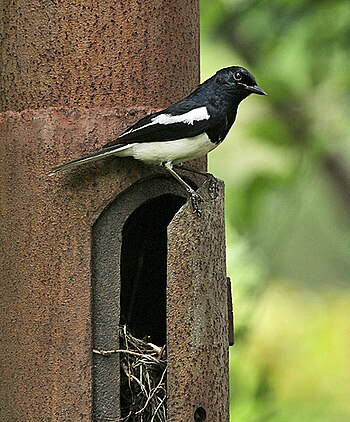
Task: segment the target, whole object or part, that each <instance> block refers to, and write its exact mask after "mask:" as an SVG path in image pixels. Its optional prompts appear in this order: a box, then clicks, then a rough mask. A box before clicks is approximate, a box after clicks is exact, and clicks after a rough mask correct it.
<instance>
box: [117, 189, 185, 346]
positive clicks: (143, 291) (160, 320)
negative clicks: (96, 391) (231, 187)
mask: <svg viewBox="0 0 350 422" xmlns="http://www.w3.org/2000/svg"><path fill="white" fill-rule="evenodd" d="M184 203H185V199H184V198H183V197H180V196H177V195H173V194H165V195H161V196H158V197H156V198H153V199H151V200H149V201H147V202H145V203H144V204H142V205H141V206H140V207H138V208H137V209H136V210H135V211H134V212H133V213H132V214H131V215H130V217H129V218H128V219H127V220H126V221H125V224H124V227H123V232H122V248H121V298H120V301H121V312H120V317H121V323H122V324H126V325H127V327H128V329H129V331H130V332H131V333H132V334H133V335H134V336H135V337H137V338H140V339H142V338H148V339H149V341H151V342H153V343H155V344H158V345H163V344H165V343H166V281H167V227H168V225H169V223H170V221H171V220H172V218H173V217H174V215H175V214H176V212H177V211H178V210H179V209H180V207H181V206H182V205H183V204H184Z"/></svg>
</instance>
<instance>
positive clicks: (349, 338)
mask: <svg viewBox="0 0 350 422" xmlns="http://www.w3.org/2000/svg"><path fill="white" fill-rule="evenodd" d="M201 36H202V39H201V69H202V80H204V79H206V78H207V77H209V76H211V75H212V74H213V73H214V72H215V71H216V70H217V69H219V68H221V67H225V66H230V65H234V64H235V65H236V64H239V65H243V66H246V67H247V68H248V69H249V70H250V71H251V72H252V73H253V74H254V75H255V76H256V78H257V81H258V83H259V85H260V86H261V87H262V88H263V89H265V90H266V92H267V93H268V96H267V97H260V96H251V97H249V98H248V99H247V100H245V101H244V102H243V103H242V104H241V106H240V110H239V112H238V119H237V121H236V123H235V125H234V127H233V129H232V130H231V132H230V135H229V137H228V138H227V139H226V140H225V142H224V143H223V144H222V145H221V146H220V147H219V148H218V149H217V150H215V151H214V152H212V153H211V154H210V157H209V169H210V171H212V172H213V173H214V174H215V175H216V176H218V177H219V178H222V179H223V180H225V183H226V202H225V206H226V226H227V247H228V257H227V258H228V273H229V275H230V277H231V279H232V281H233V293H234V302H235V334H236V339H235V341H236V344H235V346H234V347H233V348H231V353H230V369H231V383H230V384H231V420H232V421H237V422H258V421H261V422H262V421H264V422H265V421H272V422H274V421H276V422H277V421H278V422H304V421H305V422H306V421H307V422H314V421H315V422H326V421H327V422H343V421H344V422H348V421H350V318H349V314H350V118H349V117H350V2H349V1H348V0H343V1H337V0H334V1H333V0H332V1H330V0H327V1H322V0H317V1H315V0H314V1H305V0H279V1H276V0H272V1H271V0H270V1H268V0H264V1H263V0H260V1H258V0H251V1H250V0H245V1H243V0H241V1H239V0H215V1H213V0H201Z"/></svg>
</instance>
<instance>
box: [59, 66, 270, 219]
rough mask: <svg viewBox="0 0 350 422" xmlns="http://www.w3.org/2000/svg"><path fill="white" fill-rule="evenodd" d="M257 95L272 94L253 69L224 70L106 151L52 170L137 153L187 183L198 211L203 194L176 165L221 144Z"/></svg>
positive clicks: (138, 124) (132, 128)
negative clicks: (260, 84)
mask: <svg viewBox="0 0 350 422" xmlns="http://www.w3.org/2000/svg"><path fill="white" fill-rule="evenodd" d="M252 93H254V94H259V95H266V93H265V91H264V90H263V89H261V88H259V87H258V85H257V83H256V80H255V78H254V76H253V75H252V74H251V73H249V72H248V70H246V69H244V68H243V67H239V66H231V67H227V68H224V69H221V70H219V71H218V72H216V74H215V75H214V76H212V77H211V78H209V79H208V80H206V81H205V82H203V83H202V84H201V85H199V86H198V88H197V89H196V90H195V91H193V92H192V93H191V94H190V95H189V96H187V97H186V98H184V99H182V100H180V101H177V102H176V103H175V104H173V105H171V106H169V107H168V108H166V109H164V110H162V111H158V112H156V113H153V114H150V115H148V116H146V117H144V118H142V119H141V120H139V121H138V122H136V123H135V124H134V125H132V126H130V127H129V128H128V129H126V130H125V131H124V132H122V133H121V134H120V135H119V136H118V137H117V138H116V139H115V140H113V141H111V142H109V143H108V144H106V145H105V146H104V147H103V148H102V149H100V150H98V151H96V152H93V153H91V154H89V155H86V156H84V157H80V158H77V159H75V160H73V161H69V162H67V163H64V164H61V165H59V166H57V167H55V168H53V169H52V170H51V173H57V172H59V171H61V170H67V169H70V168H73V167H76V166H79V165H81V164H85V163H88V162H93V161H97V160H100V159H102V158H106V157H133V158H135V159H137V160H141V161H143V162H144V163H147V164H158V165H162V166H163V167H164V168H165V169H166V170H168V171H169V172H170V173H171V174H172V176H174V177H175V178H176V179H177V180H178V181H179V182H180V183H181V184H182V185H183V186H184V187H185V189H186V191H187V192H188V193H189V195H190V196H191V199H192V203H193V207H194V210H195V211H196V212H198V201H199V200H200V199H201V198H200V197H199V195H198V194H197V193H196V192H195V191H194V190H193V189H192V188H191V187H190V186H189V185H188V184H187V183H186V182H185V181H184V180H183V179H182V178H181V177H180V176H179V175H178V174H177V173H176V172H175V170H174V169H173V166H174V165H176V164H182V163H183V162H184V161H188V160H192V159H194V158H198V157H201V156H202V155H205V154H207V153H208V152H210V151H211V150H213V149H214V148H216V147H217V146H218V145H219V144H220V143H221V142H222V141H223V140H224V139H225V137H226V135H227V133H228V131H229V130H230V128H231V126H232V125H233V123H234V121H235V119H236V114H237V108H238V105H239V103H240V102H241V101H242V100H244V98H246V97H248V95H250V94H252Z"/></svg>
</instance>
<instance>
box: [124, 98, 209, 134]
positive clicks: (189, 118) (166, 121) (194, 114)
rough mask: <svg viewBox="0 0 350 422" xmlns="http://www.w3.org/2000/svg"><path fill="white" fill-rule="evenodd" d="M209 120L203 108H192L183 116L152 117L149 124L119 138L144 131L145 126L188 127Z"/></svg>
mask: <svg viewBox="0 0 350 422" xmlns="http://www.w3.org/2000/svg"><path fill="white" fill-rule="evenodd" d="M209 118H210V116H209V114H208V110H207V108H206V107H205V106H203V107H199V108H194V109H193V110H191V111H188V112H187V113H184V114H179V115H178V116H172V115H171V114H160V115H159V116H156V117H153V119H152V120H151V121H150V123H147V124H146V125H143V126H141V127H138V128H136V129H130V130H128V131H126V132H124V133H123V134H121V135H120V136H119V138H122V137H123V136H125V135H128V134H129V133H132V132H137V131H138V130H141V129H144V128H145V127H147V126H152V125H171V124H173V123H186V124H188V125H193V124H194V122H195V121H201V120H208V119H209Z"/></svg>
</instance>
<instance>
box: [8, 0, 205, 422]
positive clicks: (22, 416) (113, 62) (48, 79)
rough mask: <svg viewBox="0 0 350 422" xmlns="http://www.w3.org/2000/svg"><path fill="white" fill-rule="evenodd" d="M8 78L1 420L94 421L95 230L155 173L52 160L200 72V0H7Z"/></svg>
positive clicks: (159, 103) (156, 104)
mask: <svg viewBox="0 0 350 422" xmlns="http://www.w3.org/2000/svg"><path fill="white" fill-rule="evenodd" d="M2 8H3V10H2V14H1V20H2V21H1V28H2V34H1V60H2V63H1V71H2V74H1V81H0V111H1V116H0V122H1V127H0V130H1V137H0V139H1V141H0V160H1V166H0V181H1V182H0V183H1V184H0V195H1V197H0V202H1V205H0V206H1V208H0V221H1V223H0V236H1V267H0V280H1V282H0V297H1V299H0V301H1V303H0V324H1V330H0V331H1V334H0V336H1V338H0V343H1V347H0V365H1V369H0V420H1V421H4V422H13V421H48V420H52V421H78V420H82V421H88V420H91V413H92V393H91V359H92V354H91V349H92V344H91V305H90V304H91V268H90V265H91V264H90V262H91V227H92V224H93V222H94V221H95V220H96V218H97V217H98V215H99V214H100V212H101V211H102V209H103V208H105V207H106V205H107V204H108V203H109V202H111V200H112V199H113V198H114V197H115V196H116V195H117V194H118V193H119V192H121V191H122V190H124V189H125V188H127V187H128V186H130V185H131V184H132V183H133V182H135V181H137V180H139V179H140V178H142V177H143V176H145V175H148V174H149V173H150V172H152V171H153V170H151V169H149V168H148V167H147V166H144V165H142V164H140V163H137V162H134V161H132V160H126V159H125V160H116V162H112V163H104V164H101V165H100V166H98V167H89V168H86V169H82V170H81V171H79V172H76V173H74V174H67V175H59V176H57V177H49V176H48V171H49V169H50V168H51V167H52V166H54V165H56V164H58V163H61V162H63V161H65V160H68V159H71V158H73V157H77V156H79V155H81V154H83V153H86V152H88V151H91V150H93V149H95V148H98V147H100V146H101V145H103V144H104V143H105V142H107V141H108V140H110V139H112V138H113V136H115V135H116V134H117V133H118V132H119V131H120V130H122V129H123V128H124V127H125V126H126V125H127V124H129V123H131V122H133V121H135V120H136V119H137V118H139V117H141V116H142V115H144V114H145V113H146V112H148V111H149V110H150V109H156V108H160V107H163V106H166V105H168V104H169V103H171V102H172V101H174V100H175V99H178V98H179V97H181V96H183V95H184V94H186V93H188V92H189V91H190V90H191V89H193V88H194V87H195V85H196V84H197V83H198V80H199V5H198V0H178V1H177V2H166V1H163V0H155V1H152V2H141V1H138V0H130V1H116V0H115V1H112V0H104V1H99V2H91V1H89V2H88V1H77V0H69V1H68V0H62V1H59V2H58V1H49V0H40V1H39V0H29V1H26V2H13V1H10V2H6V3H3V5H2Z"/></svg>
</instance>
